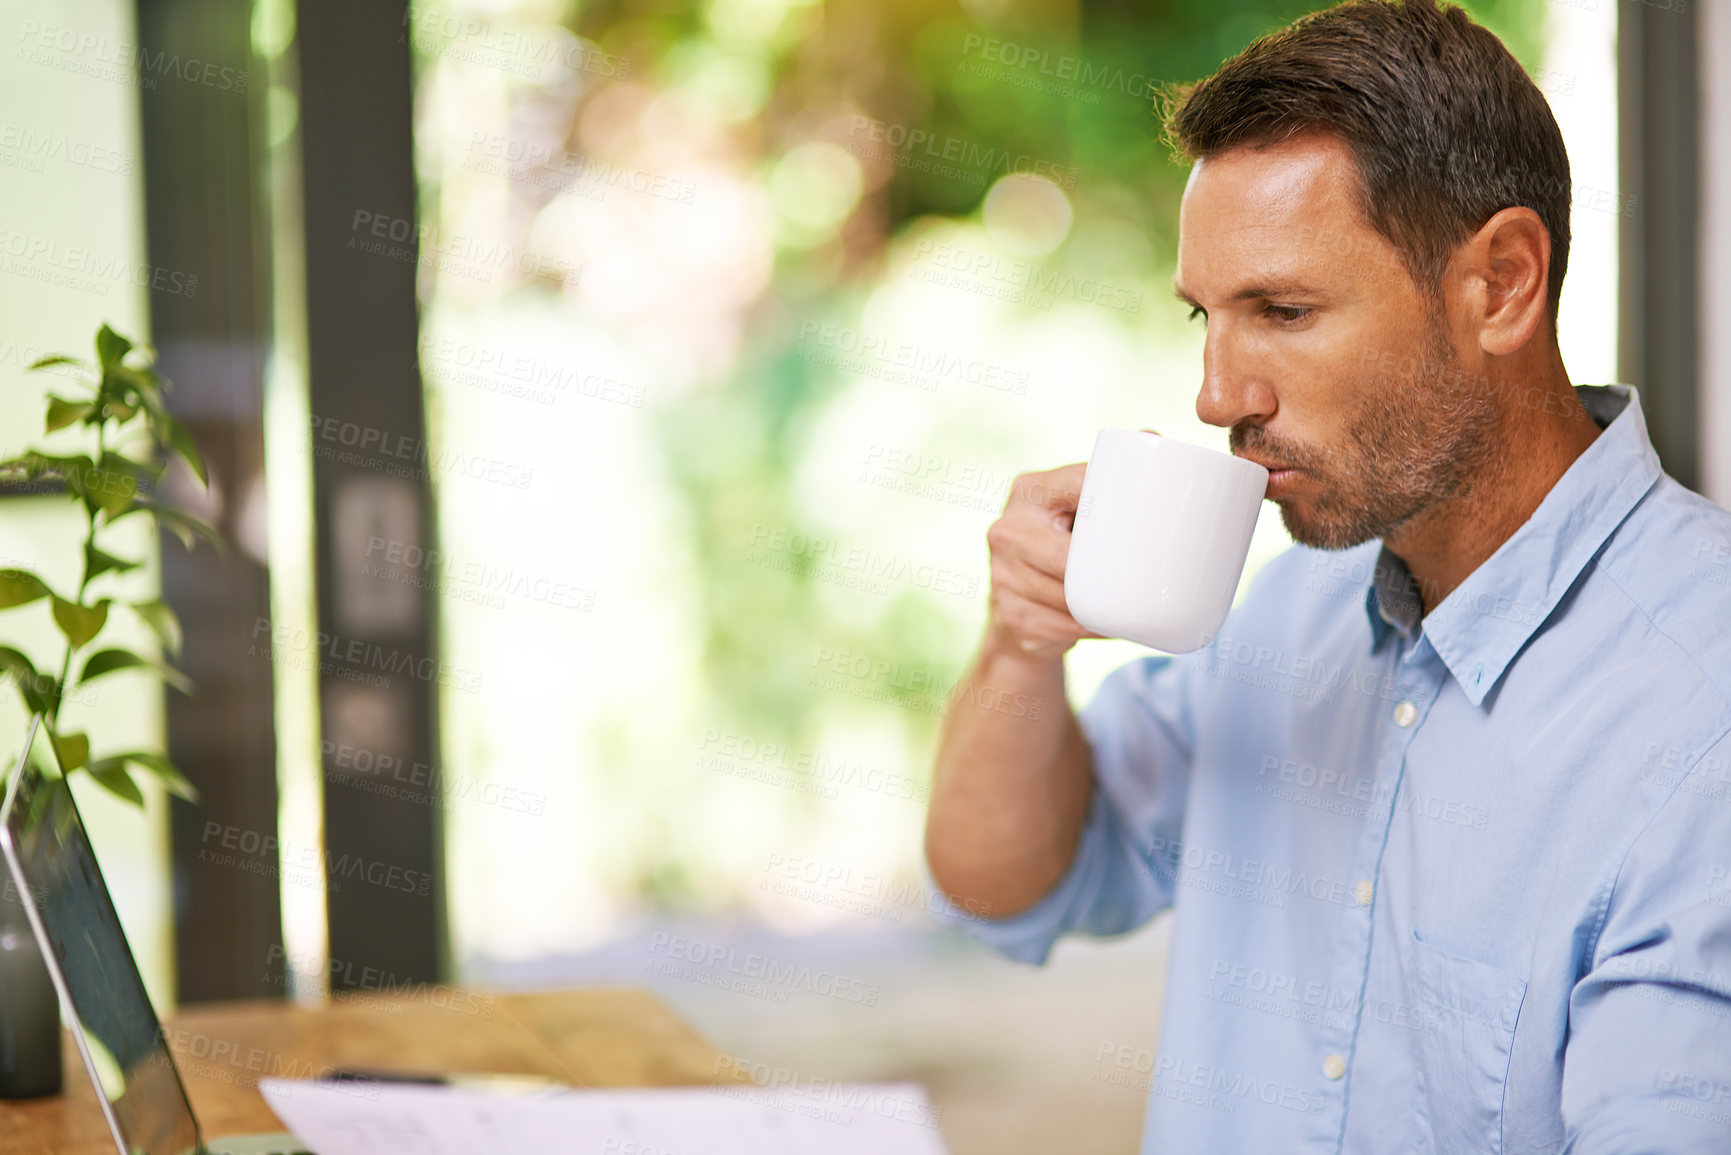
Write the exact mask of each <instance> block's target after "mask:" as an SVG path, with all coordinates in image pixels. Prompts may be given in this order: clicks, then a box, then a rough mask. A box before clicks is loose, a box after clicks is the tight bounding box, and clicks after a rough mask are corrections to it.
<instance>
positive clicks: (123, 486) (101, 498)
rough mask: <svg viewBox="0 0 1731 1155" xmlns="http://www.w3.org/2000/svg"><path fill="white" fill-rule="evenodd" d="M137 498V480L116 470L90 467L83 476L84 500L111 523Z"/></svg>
mask: <svg viewBox="0 0 1731 1155" xmlns="http://www.w3.org/2000/svg"><path fill="white" fill-rule="evenodd" d="M137 496H138V478H136V477H134V476H132V474H131V473H123V472H121V471H120V470H118V469H102V468H99V467H96V466H92V467H91V468H90V469H89V470H88V471H87V472H86V473H85V475H84V500H85V501H86V502H88V503H89V504H90V505H92V506H93V507H95V508H97V509H100V510H101V511H102V512H103V513H105V514H107V515H108V520H109V521H113V520H114V519H115V518H117V517H119V516H120V515H121V513H123V512H125V510H126V508H127V507H128V506H130V505H131V504H132V499H133V498H135V497H137Z"/></svg>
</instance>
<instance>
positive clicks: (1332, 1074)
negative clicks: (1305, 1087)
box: [1322, 1054, 1346, 1079]
mask: <svg viewBox="0 0 1731 1155" xmlns="http://www.w3.org/2000/svg"><path fill="white" fill-rule="evenodd" d="M1322 1073H1323V1074H1325V1075H1327V1076H1328V1077H1329V1078H1331V1079H1338V1078H1340V1077H1341V1076H1342V1075H1344V1074H1346V1060H1345V1059H1343V1058H1341V1057H1340V1056H1339V1055H1335V1054H1330V1055H1329V1056H1328V1057H1327V1058H1326V1059H1324V1060H1322Z"/></svg>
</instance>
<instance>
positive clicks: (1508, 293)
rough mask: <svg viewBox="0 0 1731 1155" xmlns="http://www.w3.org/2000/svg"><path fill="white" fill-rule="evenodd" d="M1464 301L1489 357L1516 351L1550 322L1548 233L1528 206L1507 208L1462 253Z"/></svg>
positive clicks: (1473, 238)
mask: <svg viewBox="0 0 1731 1155" xmlns="http://www.w3.org/2000/svg"><path fill="white" fill-rule="evenodd" d="M1460 260H1461V265H1460V271H1461V276H1462V278H1463V281H1464V285H1463V287H1464V289H1465V290H1466V296H1465V303H1466V305H1467V307H1468V308H1469V309H1470V310H1471V323H1472V324H1473V326H1474V327H1475V328H1476V329H1477V330H1478V344H1479V348H1481V349H1482V350H1484V352H1485V353H1486V354H1488V355H1490V356H1493V357H1495V356H1506V355H1507V354H1510V353H1514V352H1516V351H1517V350H1519V349H1520V348H1522V347H1523V346H1524V345H1526V344H1527V342H1528V341H1530V340H1532V339H1533V335H1534V334H1535V333H1538V332H1540V331H1542V330H1543V329H1544V327H1545V323H1546V322H1547V321H1549V320H1550V305H1549V300H1548V298H1549V292H1550V272H1551V234H1550V232H1549V231H1548V230H1547V229H1546V228H1545V224H1544V222H1543V221H1541V220H1540V219H1539V214H1538V213H1535V212H1534V211H1533V210H1532V209H1529V208H1518V207H1517V208H1506V209H1503V210H1502V211H1501V212H1499V213H1497V214H1496V215H1495V216H1493V217H1492V218H1491V219H1490V220H1488V221H1486V222H1485V223H1484V225H1483V226H1482V227H1481V228H1480V229H1479V230H1478V232H1476V233H1474V234H1473V236H1472V237H1471V238H1469V239H1468V240H1467V242H1466V244H1465V245H1464V246H1463V247H1462V250H1461V253H1460Z"/></svg>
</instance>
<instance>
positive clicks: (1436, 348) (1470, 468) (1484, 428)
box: [1231, 317, 1498, 550]
mask: <svg viewBox="0 0 1731 1155" xmlns="http://www.w3.org/2000/svg"><path fill="white" fill-rule="evenodd" d="M1425 343H1426V345H1427V346H1428V350H1427V352H1426V353H1425V355H1424V356H1423V357H1421V358H1419V361H1420V363H1421V364H1422V365H1423V366H1424V369H1423V371H1422V372H1416V373H1414V374H1412V375H1411V376H1410V377H1407V378H1404V379H1402V378H1395V377H1387V376H1380V375H1378V374H1377V373H1375V372H1374V371H1371V372H1366V373H1364V374H1362V375H1361V376H1360V379H1359V381H1358V382H1357V383H1356V387H1355V389H1354V390H1353V393H1354V394H1355V395H1356V396H1358V397H1361V398H1363V401H1362V403H1361V404H1360V406H1359V408H1358V412H1357V413H1355V414H1354V415H1353V417H1352V419H1351V420H1350V421H1349V422H1348V423H1347V426H1346V431H1345V435H1344V437H1343V439H1342V442H1341V444H1339V445H1336V446H1330V447H1327V448H1321V449H1319V448H1315V447H1310V446H1299V445H1291V444H1287V443H1284V442H1281V441H1279V440H1276V439H1274V438H1271V437H1269V436H1267V434H1266V433H1265V432H1264V431H1263V429H1262V428H1261V427H1260V426H1250V425H1246V426H1234V427H1233V429H1232V433H1231V441H1232V448H1233V450H1234V451H1242V450H1258V449H1260V450H1263V451H1264V453H1263V454H1259V456H1268V457H1272V458H1274V459H1275V460H1277V461H1278V462H1279V463H1281V464H1283V465H1287V466H1291V467H1292V468H1294V469H1297V470H1301V471H1303V473H1304V475H1305V476H1306V477H1307V479H1308V480H1310V482H1311V483H1312V484H1311V485H1309V486H1307V487H1306V488H1307V491H1308V492H1307V493H1306V494H1305V495H1304V496H1303V497H1301V498H1296V499H1291V500H1286V501H1281V502H1279V503H1278V504H1279V505H1280V520H1281V522H1282V523H1283V524H1284V525H1285V526H1286V532H1287V533H1288V534H1290V535H1291V536H1292V540H1293V541H1296V542H1298V543H1299V544H1300V545H1306V546H1310V547H1312V548H1313V549H1327V550H1339V549H1348V548H1350V547H1352V546H1355V545H1360V544H1362V543H1363V542H1367V541H1370V540H1371V539H1372V538H1387V537H1388V536H1389V535H1391V534H1394V533H1397V532H1399V531H1400V530H1401V529H1402V528H1403V527H1405V526H1408V525H1410V524H1411V523H1413V522H1414V521H1415V520H1416V519H1418V518H1420V517H1421V516H1423V515H1424V514H1426V513H1427V512H1429V511H1431V510H1433V509H1436V508H1437V507H1438V506H1439V505H1441V504H1443V503H1445V502H1448V501H1451V500H1454V499H1456V498H1459V497H1461V496H1463V495H1465V494H1467V493H1469V492H1471V491H1472V490H1473V489H1474V488H1475V487H1476V485H1477V484H1479V483H1481V482H1483V481H1485V480H1486V479H1487V477H1488V470H1489V467H1490V465H1491V463H1492V462H1493V461H1494V459H1495V453H1496V427H1497V416H1498V407H1497V405H1496V402H1495V400H1494V398H1493V397H1492V396H1491V393H1490V390H1489V389H1488V388H1484V387H1483V385H1482V383H1481V382H1478V381H1475V380H1472V379H1471V377H1470V375H1469V374H1466V373H1461V372H1457V371H1456V370H1457V368H1458V366H1459V361H1458V359H1457V358H1456V356H1455V352H1454V349H1453V347H1452V346H1451V345H1450V344H1449V342H1448V337H1447V333H1446V331H1445V330H1444V328H1443V326H1442V323H1441V319H1440V318H1437V317H1433V318H1432V319H1431V325H1430V332H1429V334H1428V336H1427V339H1426V342H1425Z"/></svg>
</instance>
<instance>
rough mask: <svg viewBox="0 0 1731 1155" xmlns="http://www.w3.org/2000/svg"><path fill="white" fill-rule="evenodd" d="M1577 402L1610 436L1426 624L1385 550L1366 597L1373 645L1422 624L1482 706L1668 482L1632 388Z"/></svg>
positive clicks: (1584, 393) (1591, 389) (1591, 388)
mask: <svg viewBox="0 0 1731 1155" xmlns="http://www.w3.org/2000/svg"><path fill="white" fill-rule="evenodd" d="M1575 396H1576V397H1577V398H1579V400H1580V402H1581V404H1582V406H1584V407H1585V408H1586V410H1587V413H1588V414H1589V415H1591V416H1592V418H1593V420H1594V421H1595V422H1597V423H1598V424H1599V426H1600V427H1601V428H1602V430H1603V432H1601V433H1600V434H1599V436H1598V437H1597V438H1596V439H1595V440H1594V441H1593V443H1592V444H1591V445H1589V446H1588V447H1587V450H1586V452H1584V453H1582V454H1581V456H1580V457H1578V458H1576V459H1575V461H1574V463H1573V464H1572V465H1570V466H1569V468H1568V470H1567V471H1566V472H1565V473H1564V474H1563V476H1562V477H1561V478H1559V479H1558V480H1557V483H1556V484H1555V485H1554V486H1552V487H1551V491H1550V493H1548V494H1546V495H1545V499H1544V500H1543V501H1542V502H1540V503H1539V507H1538V509H1536V510H1534V511H1533V515H1532V516H1531V517H1529V518H1528V519H1527V521H1526V524H1524V525H1522V526H1521V527H1520V528H1519V529H1518V530H1516V531H1515V532H1514V534H1513V535H1512V536H1511V537H1510V538H1509V539H1508V540H1507V541H1505V542H1503V544H1502V545H1501V546H1500V547H1498V549H1497V551H1496V552H1495V553H1493V554H1492V555H1491V556H1490V557H1489V558H1487V559H1486V560H1485V562H1484V563H1483V564H1482V565H1480V566H1479V568H1478V569H1476V570H1474V571H1473V572H1472V573H1471V574H1470V575H1468V577H1467V579H1466V580H1465V581H1464V582H1462V583H1461V584H1460V585H1459V586H1458V587H1456V588H1455V589H1454V591H1453V592H1451V593H1450V594H1449V595H1448V597H1446V598H1444V599H1443V600H1442V602H1441V604H1439V605H1437V606H1436V607H1435V608H1433V609H1432V610H1431V612H1430V613H1429V614H1428V615H1424V616H1423V618H1422V621H1421V618H1420V613H1421V608H1422V603H1421V602H1420V600H1419V596H1418V590H1417V587H1416V585H1415V583H1414V581H1413V578H1412V575H1411V573H1410V572H1409V571H1408V570H1407V568H1406V563H1405V562H1403V561H1402V560H1401V559H1400V558H1398V557H1396V556H1395V555H1394V554H1392V553H1390V552H1389V549H1388V547H1387V546H1386V545H1385V546H1383V547H1382V550H1381V552H1380V553H1378V555H1377V559H1376V567H1375V570H1374V571H1373V578H1372V581H1371V584H1370V587H1369V588H1368V589H1367V590H1366V591H1365V611H1366V613H1367V614H1368V615H1369V616H1370V630H1371V639H1372V643H1371V645H1372V649H1373V650H1374V649H1377V648H1380V646H1381V645H1382V643H1383V641H1384V639H1385V638H1386V637H1387V636H1388V634H1389V632H1390V631H1391V630H1399V631H1400V632H1401V633H1402V634H1403V635H1405V636H1407V637H1411V636H1412V635H1413V633H1414V632H1415V631H1416V630H1418V629H1419V628H1420V627H1421V626H1422V628H1423V631H1424V635H1425V637H1426V638H1428V639H1429V640H1430V643H1431V646H1432V648H1433V649H1435V650H1436V652H1437V656H1438V657H1440V658H1442V660H1443V663H1444V664H1445V665H1447V666H1448V669H1449V673H1451V674H1453V675H1454V678H1455V681H1456V682H1458V683H1459V684H1460V687H1461V689H1462V690H1463V691H1464V692H1465V693H1466V696H1467V697H1468V698H1469V699H1470V700H1471V701H1472V703H1473V705H1475V706H1477V705H1480V704H1482V703H1483V701H1484V698H1485V695H1486V694H1488V693H1490V691H1491V687H1493V686H1494V685H1496V682H1497V679H1498V678H1500V677H1502V675H1503V671H1504V670H1506V669H1507V668H1508V666H1509V663H1510V662H1512V661H1514V658H1515V655H1516V654H1517V653H1519V652H1520V649H1521V647H1522V646H1524V645H1526V643H1527V640H1528V639H1529V638H1531V637H1532V636H1533V634H1534V633H1536V632H1537V630H1538V628H1539V626H1540V625H1541V624H1542V623H1543V622H1544V621H1545V619H1547V618H1548V617H1550V615H1551V611H1552V610H1554V609H1555V608H1556V606H1557V603H1558V602H1559V601H1561V600H1562V597H1563V595H1564V594H1565V593H1566V592H1567V591H1568V589H1569V587H1570V586H1572V585H1574V583H1575V579H1576V578H1577V577H1579V576H1580V573H1581V571H1582V570H1583V569H1584V568H1586V565H1587V562H1588V561H1589V560H1591V559H1592V557H1593V556H1594V555H1595V554H1597V553H1598V552H1599V547H1600V546H1602V545H1604V543H1605V540H1606V539H1607V538H1609V537H1610V536H1611V533H1612V532H1613V531H1614V530H1615V529H1616V528H1617V527H1618V526H1619V525H1621V524H1622V523H1623V519H1624V518H1626V517H1627V516H1628V515H1629V511H1630V510H1631V509H1633V508H1634V507H1635V503H1636V502H1638V501H1640V500H1641V498H1642V497H1643V496H1644V495H1645V494H1646V492H1647V491H1648V490H1649V489H1651V488H1652V487H1653V484H1654V483H1655V482H1656V481H1658V479H1659V477H1660V476H1661V470H1660V466H1659V456H1658V454H1656V453H1655V452H1654V451H1653V445H1652V442H1651V441H1650V440H1648V437H1647V423H1646V418H1645V417H1643V416H1642V414H1641V399H1640V397H1639V396H1638V395H1637V394H1636V392H1635V390H1634V388H1633V387H1631V386H1628V385H1577V386H1575Z"/></svg>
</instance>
